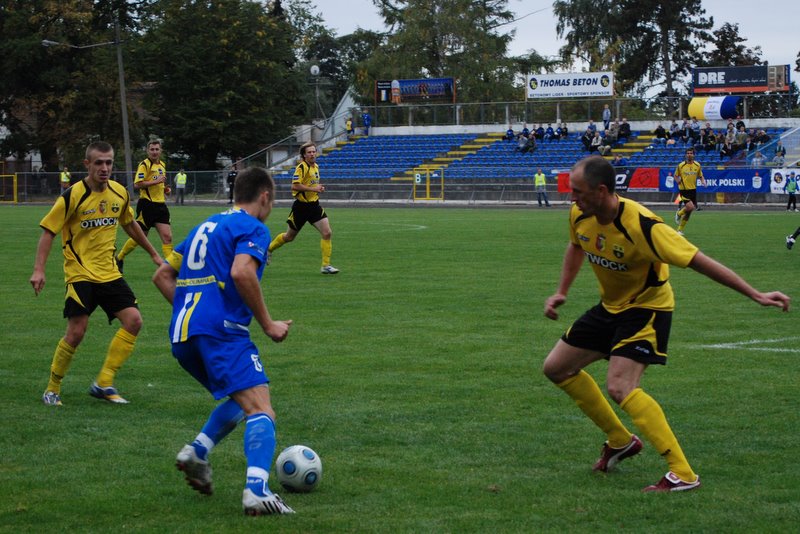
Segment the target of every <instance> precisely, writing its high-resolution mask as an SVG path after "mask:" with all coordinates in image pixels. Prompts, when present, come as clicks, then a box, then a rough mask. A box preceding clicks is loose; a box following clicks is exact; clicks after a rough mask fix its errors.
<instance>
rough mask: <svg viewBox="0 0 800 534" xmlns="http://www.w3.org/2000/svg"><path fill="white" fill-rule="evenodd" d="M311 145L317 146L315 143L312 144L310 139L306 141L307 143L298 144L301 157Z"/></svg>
mask: <svg viewBox="0 0 800 534" xmlns="http://www.w3.org/2000/svg"><path fill="white" fill-rule="evenodd" d="M312 146H313V147H314V148H316V146H317V145H316V144H314V143H312V142H311V141H309V142H307V143H303V144H302V145H301V146H300V157H301V158H302V157H305V155H306V150H308V149H309V147H312Z"/></svg>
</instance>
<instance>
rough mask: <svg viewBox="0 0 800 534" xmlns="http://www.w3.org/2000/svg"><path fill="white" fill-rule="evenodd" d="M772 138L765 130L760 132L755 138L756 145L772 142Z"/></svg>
mask: <svg viewBox="0 0 800 534" xmlns="http://www.w3.org/2000/svg"><path fill="white" fill-rule="evenodd" d="M771 139H772V138H771V137H770V136H769V135H768V134H767V132H766V131H764V130H759V131H758V133H757V134H756V136H755V137H754V138H753V141H755V143H756V145H764V144H767V143H769V142H770V140H771Z"/></svg>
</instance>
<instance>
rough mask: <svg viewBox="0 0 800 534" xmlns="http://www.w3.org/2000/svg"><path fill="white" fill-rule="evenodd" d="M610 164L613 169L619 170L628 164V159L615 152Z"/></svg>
mask: <svg viewBox="0 0 800 534" xmlns="http://www.w3.org/2000/svg"><path fill="white" fill-rule="evenodd" d="M611 165H613V166H614V168H615V169H617V170H619V169H622V168H624V167H627V166H628V160H627V159H625V158H623V157H622V156H620V155H619V154H617V155H616V156H614V159H613V160H612V161H611Z"/></svg>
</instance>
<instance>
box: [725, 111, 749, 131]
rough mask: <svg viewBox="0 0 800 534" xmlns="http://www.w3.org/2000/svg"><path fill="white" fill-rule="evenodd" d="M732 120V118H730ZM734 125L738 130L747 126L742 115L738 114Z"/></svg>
mask: <svg viewBox="0 0 800 534" xmlns="http://www.w3.org/2000/svg"><path fill="white" fill-rule="evenodd" d="M729 120H730V119H729ZM734 127H735V128H736V129H737V130H738V129H739V128H746V127H745V125H744V121H743V120H742V117H741V115H736V124H735V125H734Z"/></svg>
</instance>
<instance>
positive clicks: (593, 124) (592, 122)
mask: <svg viewBox="0 0 800 534" xmlns="http://www.w3.org/2000/svg"><path fill="white" fill-rule="evenodd" d="M586 129H587V130H591V131H592V136H594V133H595V132H596V131H597V125H596V124H595V123H594V121H593V120H592V119H589V125H588V126H587V127H586Z"/></svg>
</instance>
